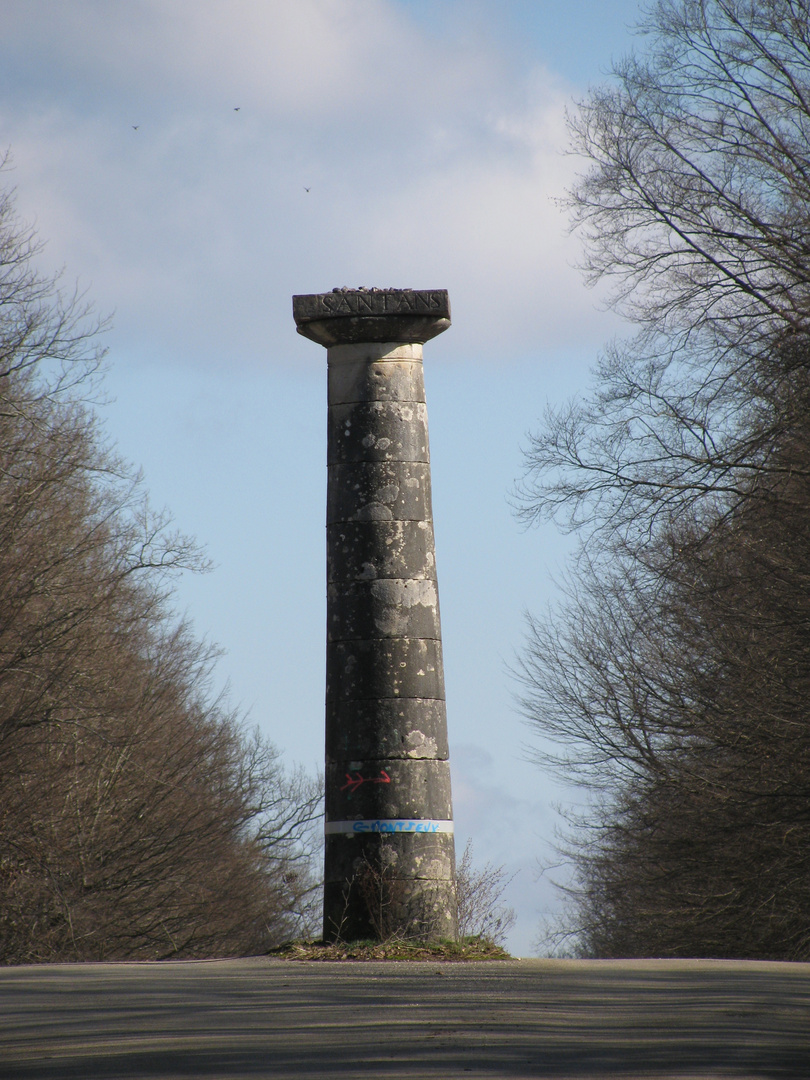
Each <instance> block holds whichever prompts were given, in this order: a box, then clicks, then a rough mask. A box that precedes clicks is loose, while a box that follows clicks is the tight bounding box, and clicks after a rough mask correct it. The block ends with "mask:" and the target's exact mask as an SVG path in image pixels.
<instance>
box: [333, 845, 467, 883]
mask: <svg viewBox="0 0 810 1080" xmlns="http://www.w3.org/2000/svg"><path fill="white" fill-rule="evenodd" d="M330 840H331V841H333V843H331V844H330V850H329V853H328V855H327V858H326V864H325V874H324V877H325V879H326V881H342V880H345V879H351V878H353V877H354V876H355V875H356V874H357V873H358V871H359V870H360V869H361V868H362V866H363V864H364V862H366V861H367V860H368V861H370V862H372V864H373V862H374V861H376V859H378V858H379V855H378V852H379V850H380V848H381V847H384V848H385V849H386V851H387V852H388V853H390V854H389V856H388V860H387V861H389V865H390V864H393V865H394V866H395V867H396V872H397V874H398V875H399V876H405V877H407V876H412V877H414V878H422V879H426V880H428V881H452V880H453V877H454V853H455V845H454V842H453V834H452V833H436V834H435V835H432V836H429V835H426V834H417V835H409V834H406V833H396V834H394V835H390V834H388V835H385V836H379V835H369V834H368V833H367V834H365V835H362V836H352V835H339V836H331V837H330Z"/></svg>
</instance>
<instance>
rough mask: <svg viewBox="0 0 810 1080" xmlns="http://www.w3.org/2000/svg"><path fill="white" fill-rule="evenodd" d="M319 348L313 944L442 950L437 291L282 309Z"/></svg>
mask: <svg viewBox="0 0 810 1080" xmlns="http://www.w3.org/2000/svg"><path fill="white" fill-rule="evenodd" d="M293 315H294V317H295V321H296V324H297V326H298V332H299V333H300V334H303V335H304V336H305V337H308V338H310V339H311V340H312V341H316V342H318V343H319V344H320V345H324V346H326V347H327V349H328V354H327V355H328V367H329V435H328V469H329V480H328V490H327V526H326V535H327V667H326V825H325V831H326V857H325V884H324V939H325V940H327V941H334V940H336V939H342V940H346V941H352V940H358V939H361V938H378V939H379V938H385V937H388V936H390V935H392V934H394V933H397V934H405V935H409V936H420V937H422V938H432V939H437V938H450V939H454V938H455V937H456V910H455V859H454V847H453V822H452V816H453V815H452V803H451V797H450V765H449V761H448V749H447V720H446V713H445V701H444V672H443V666H442V647H441V630H440V624H439V599H438V592H437V585H436V560H435V555H434V544H433V524H432V522H433V518H432V508H431V493H430V454H429V448H428V429H427V412H426V408H425V391H424V381H423V378H422V344H423V342H425V341H427V340H428V339H429V338H432V337H435V336H436V335H437V334H440V333H441V332H442V331H443V330H446V329H447V327H448V326H449V325H450V307H449V303H448V298H447V293H446V292H445V291H444V290H437V291H430V292H416V291H413V290H411V289H335V290H333V292H331V293H322V294H316V295H309V296H295V297H293Z"/></svg>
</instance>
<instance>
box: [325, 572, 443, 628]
mask: <svg viewBox="0 0 810 1080" xmlns="http://www.w3.org/2000/svg"><path fill="white" fill-rule="evenodd" d="M326 609H327V626H326V632H327V637H328V640H329V641H354V640H360V641H364V640H370V639H373V638H377V637H406V638H439V637H441V628H440V625H439V593H438V590H437V588H436V582H435V580H432V579H429V578H417V579H409V580H404V581H403V580H401V579H399V578H383V579H380V580H375V581H367V582H359V583H354V584H350V585H346V584H343V583H341V584H331V585H329V586H328V588H327V594H326Z"/></svg>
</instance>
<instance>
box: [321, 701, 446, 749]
mask: <svg viewBox="0 0 810 1080" xmlns="http://www.w3.org/2000/svg"><path fill="white" fill-rule="evenodd" d="M448 753H449V751H448V745H447V711H446V706H445V703H444V701H443V700H442V699H440V698H382V699H379V698H377V699H374V700H371V701H357V700H354V701H351V702H344V701H331V700H329V701H327V703H326V761H327V763H329V762H334V761H341V762H343V761H363V760H366V759H368V760H381V759H390V758H410V759H412V760H418V759H420V758H427V759H435V760H446V759H447V757H448Z"/></svg>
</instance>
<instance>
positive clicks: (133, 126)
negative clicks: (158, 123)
mask: <svg viewBox="0 0 810 1080" xmlns="http://www.w3.org/2000/svg"><path fill="white" fill-rule="evenodd" d="M140 126H141V125H140V124H133V125H132V130H133V131H137V130H138V128H139V127H140Z"/></svg>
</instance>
